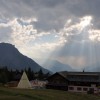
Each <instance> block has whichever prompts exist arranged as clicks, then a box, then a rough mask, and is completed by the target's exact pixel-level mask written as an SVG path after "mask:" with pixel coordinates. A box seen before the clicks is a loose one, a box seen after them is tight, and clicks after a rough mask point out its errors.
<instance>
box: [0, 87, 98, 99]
mask: <svg viewBox="0 0 100 100" xmlns="http://www.w3.org/2000/svg"><path fill="white" fill-rule="evenodd" d="M0 100H100V97H99V96H95V95H89V94H80V93H69V92H67V91H58V90H46V89H45V90H21V89H11V88H3V87H0Z"/></svg>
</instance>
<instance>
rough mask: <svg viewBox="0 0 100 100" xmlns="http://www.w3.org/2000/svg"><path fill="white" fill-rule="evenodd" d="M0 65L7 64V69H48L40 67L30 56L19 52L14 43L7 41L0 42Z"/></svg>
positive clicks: (35, 70) (45, 71) (45, 70)
mask: <svg viewBox="0 0 100 100" xmlns="http://www.w3.org/2000/svg"><path fill="white" fill-rule="evenodd" d="M0 66H7V67H8V68H9V69H18V70H21V69H25V68H26V69H27V68H29V67H30V68H31V69H32V70H33V71H34V72H37V71H39V70H40V69H42V71H43V72H44V73H47V72H48V70H47V69H44V68H43V67H41V66H40V65H39V64H37V63H36V62H35V61H34V60H32V59H31V58H28V57H27V56H24V55H23V54H21V53H20V52H19V51H18V49H17V48H15V46H14V45H12V44H9V43H0Z"/></svg>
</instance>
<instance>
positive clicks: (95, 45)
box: [0, 0, 100, 68]
mask: <svg viewBox="0 0 100 100" xmlns="http://www.w3.org/2000/svg"><path fill="white" fill-rule="evenodd" d="M99 4H100V0H0V42H7V43H11V44H13V45H15V46H16V47H17V48H18V50H19V51H20V52H21V53H23V54H24V55H27V56H28V57H30V58H32V59H33V60H35V61H37V62H38V63H39V64H43V63H45V62H46V61H48V60H57V61H59V62H61V63H63V64H69V65H70V66H72V67H73V68H84V67H85V66H91V65H94V66H96V65H97V64H99V62H100V60H99V59H100V17H99V16H100V6H99Z"/></svg>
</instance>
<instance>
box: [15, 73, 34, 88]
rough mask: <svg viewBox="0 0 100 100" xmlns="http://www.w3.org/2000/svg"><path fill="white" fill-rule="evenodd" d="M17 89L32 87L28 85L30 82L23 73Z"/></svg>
mask: <svg viewBox="0 0 100 100" xmlns="http://www.w3.org/2000/svg"><path fill="white" fill-rule="evenodd" d="M17 87H18V88H23V89H29V88H32V86H31V84H30V82H29V80H28V77H27V75H26V73H25V72H23V75H22V77H21V79H20V81H19V84H18V86H17Z"/></svg>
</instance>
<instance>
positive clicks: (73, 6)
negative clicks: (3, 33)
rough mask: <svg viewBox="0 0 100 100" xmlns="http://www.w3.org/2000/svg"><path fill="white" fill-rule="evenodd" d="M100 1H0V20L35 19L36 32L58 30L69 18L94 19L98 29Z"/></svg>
mask: <svg viewBox="0 0 100 100" xmlns="http://www.w3.org/2000/svg"><path fill="white" fill-rule="evenodd" d="M99 4H100V0H1V1H0V11H1V12H0V18H3V17H4V18H7V17H8V18H15V17H20V18H21V17H23V18H30V17H36V18H37V19H38V21H37V22H36V23H35V28H37V29H38V30H44V31H49V30H53V29H56V30H59V29H61V28H62V27H63V26H64V24H65V22H66V21H67V20H68V19H69V18H75V17H77V18H80V17H83V16H86V15H91V16H93V17H94V20H95V21H94V24H96V25H97V27H98V28H99V27H100V26H99V23H100V22H99V21H98V20H99V16H100V10H99V9H100V6H99ZM33 24H34V23H33Z"/></svg>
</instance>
